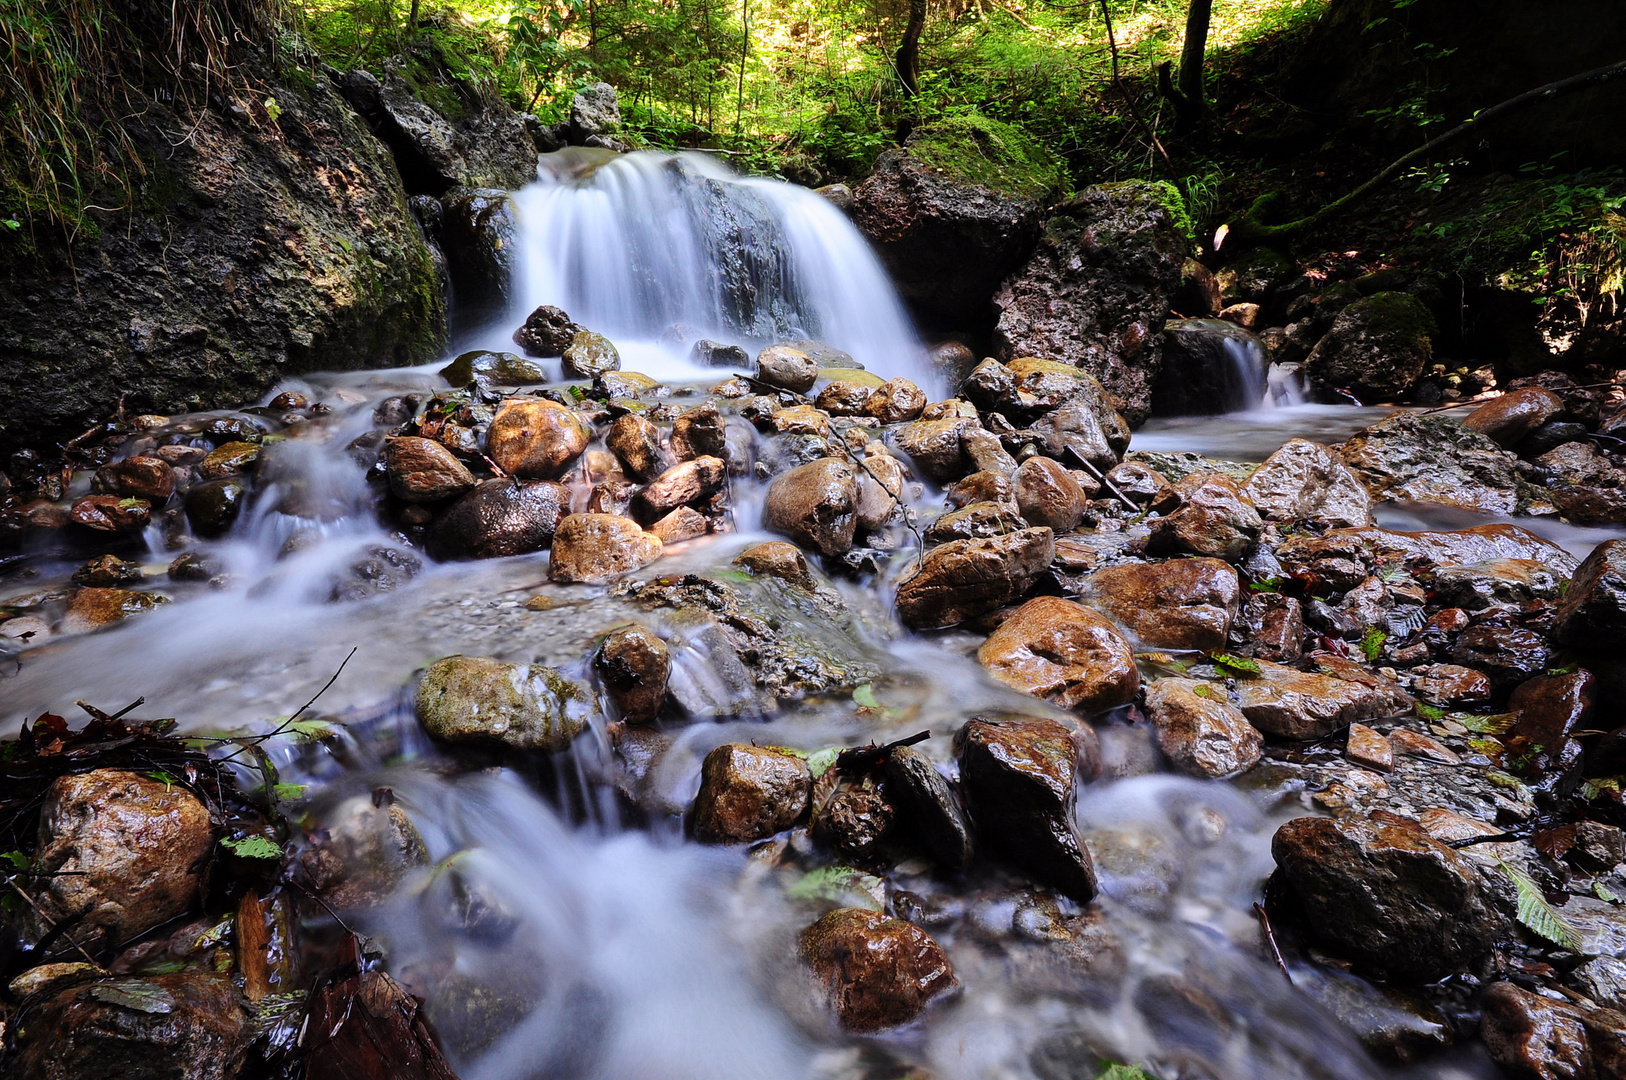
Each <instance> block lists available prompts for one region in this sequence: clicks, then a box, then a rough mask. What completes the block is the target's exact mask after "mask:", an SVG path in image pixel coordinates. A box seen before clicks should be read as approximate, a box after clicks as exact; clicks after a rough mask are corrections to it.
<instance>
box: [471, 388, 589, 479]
mask: <svg viewBox="0 0 1626 1080" xmlns="http://www.w3.org/2000/svg"><path fill="white" fill-rule="evenodd" d="M592 437H593V433H592V431H591V430H590V429H589V428H588V426H587V424H586V423H585V422H584V421H583V420H582V418H581V417H580V416H578V415H577V414H576V413H575V411H574V410H571V409H567V408H565V407H564V406H563V405H560V404H559V403H557V402H554V401H545V400H543V399H540V398H510V399H509V400H508V401H505V402H503V405H502V408H500V409H498V410H497V415H496V417H495V418H493V419H492V421H491V426H490V428H488V429H487V431H486V453H488V454H489V455H490V456H491V459H492V460H493V461H495V462H496V463H497V464H498V465H499V466H500V467H501V468H502V470H503V471H504V472H506V473H508V474H509V475H510V476H514V477H519V478H522V479H538V480H550V479H552V478H554V477H556V476H558V475H559V474H560V473H561V472H563V471H564V469H565V466H567V465H569V464H570V463H571V462H572V461H575V460H576V458H577V457H578V456H579V455H580V454H581V452H582V451H583V450H586V449H587V444H588V443H589V442H590V441H592Z"/></svg>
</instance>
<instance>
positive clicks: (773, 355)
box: [755, 345, 819, 394]
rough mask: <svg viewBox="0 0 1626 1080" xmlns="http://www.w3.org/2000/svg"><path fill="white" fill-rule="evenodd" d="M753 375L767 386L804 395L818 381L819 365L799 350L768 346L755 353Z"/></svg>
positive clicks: (783, 346) (788, 347) (787, 346)
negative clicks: (755, 359)
mask: <svg viewBox="0 0 1626 1080" xmlns="http://www.w3.org/2000/svg"><path fill="white" fill-rule="evenodd" d="M755 375H756V377H757V378H758V379H760V380H762V381H763V382H765V383H767V384H768V385H769V386H777V387H779V388H780V389H781V390H789V391H790V392H791V393H793V394H805V393H807V392H808V391H809V390H811V389H813V384H814V383H816V382H818V381H819V363H818V361H817V360H814V359H813V358H812V357H811V356H809V355H807V354H806V353H805V352H803V351H802V350H800V349H793V348H791V347H790V346H789V345H770V346H768V347H767V348H766V349H763V350H762V351H761V352H759V353H757V361H756V371H755Z"/></svg>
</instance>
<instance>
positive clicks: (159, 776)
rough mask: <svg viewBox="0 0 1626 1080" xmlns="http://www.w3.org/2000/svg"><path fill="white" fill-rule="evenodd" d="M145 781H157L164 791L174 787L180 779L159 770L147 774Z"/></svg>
mask: <svg viewBox="0 0 1626 1080" xmlns="http://www.w3.org/2000/svg"><path fill="white" fill-rule="evenodd" d="M147 779H149V780H156V781H158V782H159V783H160V784H163V785H164V787H165V788H166V789H167V788H171V787H174V786H175V785H176V784H178V783H180V782H181V780H180V777H178V776H175V775H173V774H171V773H167V772H165V771H164V770H162V769H159V770H157V771H156V772H150V773H147Z"/></svg>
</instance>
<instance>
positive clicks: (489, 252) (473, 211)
mask: <svg viewBox="0 0 1626 1080" xmlns="http://www.w3.org/2000/svg"><path fill="white" fill-rule="evenodd" d="M441 207H442V218H441V225H440V246H441V249H442V250H443V251H445V253H446V263H447V268H448V271H449V273H450V277H451V284H452V299H453V300H454V301H455V304H454V310H455V313H456V315H457V325H456V327H454V329H457V330H462V329H465V328H472V327H475V326H478V325H481V324H483V323H484V322H486V321H488V320H490V319H495V318H499V317H501V316H503V315H506V314H507V313H508V307H509V301H510V300H511V299H513V269H514V267H513V260H514V239H515V234H516V231H517V228H518V225H517V223H516V222H515V221H514V211H513V208H512V207H511V206H510V205H509V202H508V192H506V191H504V190H502V189H500V188H466V187H458V188H453V189H452V190H451V191H448V192H447V193H446V195H445V196H444V197H443V198H442V199H441Z"/></svg>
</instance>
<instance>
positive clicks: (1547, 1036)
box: [1480, 982, 1626, 1080]
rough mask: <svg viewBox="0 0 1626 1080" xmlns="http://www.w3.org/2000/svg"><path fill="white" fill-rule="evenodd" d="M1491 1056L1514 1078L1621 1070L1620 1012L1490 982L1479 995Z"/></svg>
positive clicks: (1567, 1078) (1538, 1079)
mask: <svg viewBox="0 0 1626 1080" xmlns="http://www.w3.org/2000/svg"><path fill="white" fill-rule="evenodd" d="M1480 1008H1481V1010H1482V1013H1483V1019H1482V1021H1481V1025H1480V1034H1481V1037H1482V1038H1483V1039H1484V1040H1485V1048H1486V1049H1487V1050H1489V1051H1490V1056H1491V1060H1493V1061H1495V1062H1496V1064H1498V1065H1500V1066H1501V1067H1502V1068H1503V1069H1505V1070H1507V1075H1508V1076H1509V1077H1512V1078H1514V1080H1609V1078H1613V1077H1619V1076H1626V1015H1623V1014H1622V1013H1619V1012H1616V1011H1615V1010H1614V1009H1589V1008H1586V1007H1585V1006H1582V1005H1580V1004H1577V1003H1574V1002H1570V1001H1562V1000H1555V999H1553V998H1550V997H1546V996H1544V995H1541V994H1533V993H1531V992H1530V991H1528V990H1523V989H1520V988H1519V987H1517V986H1514V985H1513V984H1512V983H1510V982H1497V983H1492V984H1491V985H1490V986H1487V987H1486V988H1485V992H1484V994H1483V995H1482V996H1481V997H1480Z"/></svg>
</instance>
